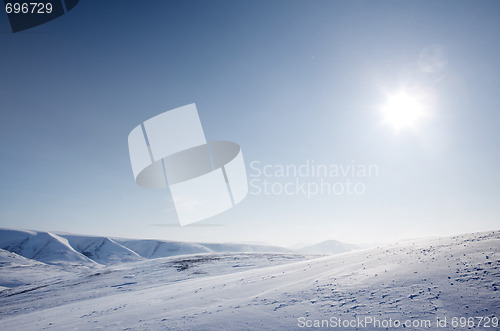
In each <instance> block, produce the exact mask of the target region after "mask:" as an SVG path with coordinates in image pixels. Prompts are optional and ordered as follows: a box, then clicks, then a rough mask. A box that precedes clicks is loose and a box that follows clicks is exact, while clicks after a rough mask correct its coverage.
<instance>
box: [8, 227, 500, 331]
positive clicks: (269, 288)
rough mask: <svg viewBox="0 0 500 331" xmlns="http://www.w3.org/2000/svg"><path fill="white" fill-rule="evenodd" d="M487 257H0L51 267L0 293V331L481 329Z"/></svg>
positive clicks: (496, 285)
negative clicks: (66, 260) (116, 260)
mask: <svg viewBox="0 0 500 331" xmlns="http://www.w3.org/2000/svg"><path fill="white" fill-rule="evenodd" d="M68 241H69V242H71V240H70V239H68ZM74 245H76V244H74ZM129 246H130V245H129ZM72 247H73V246H72ZM124 247H128V246H127V245H125V246H124ZM129 249H131V250H132V251H134V250H133V248H129ZM499 250H500V232H499V231H495V232H488V233H476V234H466V235H462V236H455V237H449V238H438V239H429V240H422V241H418V242H413V243H404V244H396V245H392V246H388V247H382V248H375V249H367V250H359V251H353V252H347V253H343V254H338V255H333V256H327V257H319V258H318V257H315V258H311V256H303V255H298V254H290V253H213V252H208V253H201V254H191V255H182V256H172V257H164V258H157V259H141V260H138V261H135V262H128V263H120V264H112V265H109V266H107V267H105V266H102V265H97V266H94V265H86V266H85V267H80V268H79V269H78V268H76V265H75V264H73V265H75V269H74V271H72V270H69V269H64V268H63V266H62V265H61V264H57V265H50V266H49V265H47V264H43V263H41V262H36V261H32V260H27V259H25V258H21V257H19V256H16V255H12V254H13V253H10V252H6V251H0V253H2V254H1V256H2V259H1V260H0V261H1V262H2V267H1V269H0V272H1V273H2V274H3V273H4V270H7V271H9V272H11V273H12V272H15V269H13V268H15V267H16V266H20V269H21V270H24V271H22V272H27V271H29V270H33V272H34V273H37V272H39V273H43V272H44V271H43V270H44V269H43V268H46V266H47V268H51V269H50V270H49V271H50V272H48V275H49V277H48V278H46V279H41V278H38V279H37V278H36V277H35V278H33V279H31V280H30V282H29V285H28V284H27V283H25V284H26V285H22V286H17V287H13V288H10V289H4V290H2V291H0V329H1V330H36V329H46V328H48V329H59V330H68V329H81V330H89V329H106V330H108V329H110V330H114V329H118V330H127V329H128V330H163V329H173V330H291V329H302V327H306V326H312V325H315V324H316V325H317V324H318V323H322V325H323V326H326V324H329V326H331V327H333V326H335V323H337V324H338V323H339V320H338V319H339V318H340V323H345V322H344V321H347V322H349V323H351V322H350V321H353V322H354V323H351V324H350V325H351V326H354V327H353V328H352V329H356V327H358V328H359V329H366V330H372V329H375V327H374V324H366V321H370V319H371V321H373V323H375V321H377V320H378V321H379V323H381V324H380V325H381V326H384V325H386V324H384V323H389V319H391V321H392V322H391V323H393V324H392V325H395V324H394V323H395V321H399V322H400V323H405V322H406V321H407V320H408V321H410V323H418V324H421V325H423V326H422V327H418V328H414V327H410V328H409V329H436V328H437V327H436V321H437V319H440V321H441V323H443V322H444V319H445V318H446V325H447V328H448V329H452V328H453V326H455V329H459V330H462V329H466V328H467V327H461V324H460V323H461V322H463V320H460V319H459V318H462V317H465V318H470V317H472V318H474V319H473V320H469V323H472V322H473V323H475V326H477V324H478V323H479V322H481V323H482V325H483V326H484V325H485V323H488V321H489V325H490V326H493V324H492V323H494V321H495V318H498V317H499V316H500V258H499V255H498V253H499ZM71 263H74V261H73V260H72V261H71ZM96 264H97V263H96ZM23 268H24V269H23ZM52 268H62V269H63V270H64V271H62V270H60V269H52ZM58 270H59V271H61V273H59V274H58ZM9 272H8V273H9ZM20 272H21V271H20ZM22 272H21V273H22ZM493 317H494V318H493ZM454 318H457V319H455V320H453V319H454ZM479 318H483V319H482V320H480V319H479ZM359 321H361V322H363V321H365V324H361V325H360V324H359ZM427 321H429V322H430V323H431V327H430V328H428V327H427V325H426V323H427ZM356 323H358V324H356ZM396 324H397V323H396ZM341 325H342V324H341ZM344 325H345V324H344ZM337 329H343V330H346V329H350V328H347V327H342V328H338V327H337ZM382 329H385V327H382ZM407 329H408V328H407ZM442 329H444V328H442ZM488 329H490V330H491V329H495V328H492V327H490V328H488Z"/></svg>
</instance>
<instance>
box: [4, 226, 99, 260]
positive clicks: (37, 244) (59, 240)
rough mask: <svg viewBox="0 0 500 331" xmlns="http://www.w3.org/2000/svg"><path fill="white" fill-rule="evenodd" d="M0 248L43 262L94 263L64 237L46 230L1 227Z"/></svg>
mask: <svg viewBox="0 0 500 331" xmlns="http://www.w3.org/2000/svg"><path fill="white" fill-rule="evenodd" d="M0 248H1V249H4V250H7V251H9V252H13V253H16V254H18V255H21V256H23V257H25V258H28V259H32V260H36V261H40V262H45V263H52V264H57V263H64V262H67V263H75V264H79V263H86V264H88V263H94V261H92V260H91V259H89V258H87V257H86V256H84V255H83V254H81V253H80V252H77V251H76V250H75V249H73V247H71V245H70V244H69V242H68V240H67V239H66V238H64V237H61V236H58V235H56V234H53V233H48V232H35V231H21V230H5V229H2V230H0Z"/></svg>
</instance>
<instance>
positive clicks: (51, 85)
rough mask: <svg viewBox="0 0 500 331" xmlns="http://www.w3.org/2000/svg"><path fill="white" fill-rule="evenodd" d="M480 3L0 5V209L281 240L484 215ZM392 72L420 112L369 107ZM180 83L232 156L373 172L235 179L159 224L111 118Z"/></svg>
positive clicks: (484, 6) (149, 104) (120, 232)
mask: <svg viewBox="0 0 500 331" xmlns="http://www.w3.org/2000/svg"><path fill="white" fill-rule="evenodd" d="M499 17H500V4H499V3H498V2H497V1H294V0H287V1H272V2H270V1H147V2H145V1H105V2H103V1H97V0H94V1H81V2H80V4H78V6H77V7H75V8H74V9H73V10H72V11H70V12H69V13H67V14H66V15H63V16H62V17H60V18H58V19H56V20H54V21H51V22H49V23H47V24H44V25H41V26H38V27H35V28H33V29H30V30H26V31H23V32H19V33H16V34H13V33H12V32H11V31H10V27H9V24H8V20H7V16H6V15H0V40H1V43H0V45H1V52H0V60H1V61H0V114H1V121H0V138H1V139H0V151H1V155H2V156H1V163H0V180H1V183H2V184H1V186H0V226H2V227H10V228H27V229H37V230H50V231H66V232H76V233H86V234H96V235H112V236H122V237H141V238H142V237H149V238H161V239H172V240H188V241H262V242H269V243H275V244H281V245H290V244H294V243H297V242H313V241H320V240H325V239H337V240H341V241H347V242H359V243H361V242H370V241H372V242H376V241H391V240H399V239H404V238H412V237H420V236H429V235H447V234H454V233H462V232H473V231H482V230H492V229H498V227H499V225H500V205H499V204H498V201H499V200H500V199H499V198H500V189H499V185H500V176H499V175H498V169H500V151H499V147H498V142H499V141H500V133H499V132H500V131H499V130H498V123H500V111H499V107H500V93H498V88H499V86H500V63H499V61H498V59H499V58H500V37H499V36H498V31H500V19H499ZM426 65H431V69H432V70H430V71H429V70H425V68H426ZM398 91H407V92H408V93H410V94H411V93H416V94H419V93H420V94H425V96H426V98H425V99H426V101H425V107H426V108H427V110H428V111H429V114H430V116H429V117H428V118H425V120H422V121H420V122H419V123H416V124H415V126H414V127H412V128H404V129H401V130H396V129H395V128H394V127H391V126H390V125H387V124H386V123H384V118H383V116H382V114H381V111H380V109H381V107H383V105H384V104H385V103H387V99H388V98H389V97H390V96H391V95H393V94H396V93H397V92H398ZM415 91H417V92H415ZM193 102H195V103H196V104H197V106H198V111H199V114H200V118H201V121H202V123H203V126H204V130H205V134H206V136H207V138H208V139H209V140H231V141H235V142H238V143H239V144H240V145H241V147H242V150H243V156H244V158H245V161H246V164H247V167H248V166H249V164H250V163H251V162H252V161H259V162H261V164H283V165H287V164H295V165H300V164H303V163H304V162H306V161H307V160H314V162H316V163H318V164H337V165H347V164H350V163H351V162H352V161H353V160H354V161H355V162H356V163H358V164H366V165H368V164H376V165H377V166H378V168H379V175H378V176H377V177H376V178H373V177H372V178H366V179H363V183H364V184H365V186H366V192H365V193H364V194H363V195H356V196H348V195H339V196H332V195H320V196H315V197H313V198H311V199H307V198H306V197H304V196H301V195H294V196H287V195H274V196H268V195H249V196H248V197H247V198H246V199H245V200H244V201H243V202H242V203H241V204H240V205H238V206H236V207H235V208H233V209H231V210H229V211H227V212H226V213H224V214H221V215H219V216H216V217H213V218H211V219H209V220H206V221H203V222H201V223H200V224H199V225H198V226H189V227H178V226H175V224H176V223H177V220H176V215H175V212H174V211H173V203H172V201H171V200H170V197H169V195H168V192H166V191H161V190H149V189H144V188H141V187H139V186H137V185H136V184H135V183H134V180H133V175H132V170H131V167H130V162H129V156H128V149H127V136H128V133H129V132H130V131H131V130H132V129H133V128H134V127H135V126H136V125H138V124H139V123H141V122H142V121H144V120H146V119H148V118H150V117H152V116H154V115H157V114H159V113H161V112H163V111H166V110H168V109H172V108H175V107H179V106H182V105H186V104H189V103H193ZM247 170H249V169H248V168H247ZM273 180H275V181H278V182H279V181H283V179H273Z"/></svg>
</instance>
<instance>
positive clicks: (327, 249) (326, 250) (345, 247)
mask: <svg viewBox="0 0 500 331" xmlns="http://www.w3.org/2000/svg"><path fill="white" fill-rule="evenodd" d="M356 249H359V248H358V247H357V246H356V245H352V244H346V243H342V242H340V241H337V240H327V241H323V242H320V243H318V244H315V245H310V246H305V247H302V248H299V249H296V251H297V252H300V253H302V254H316V255H334V254H339V253H345V252H350V251H353V250H356Z"/></svg>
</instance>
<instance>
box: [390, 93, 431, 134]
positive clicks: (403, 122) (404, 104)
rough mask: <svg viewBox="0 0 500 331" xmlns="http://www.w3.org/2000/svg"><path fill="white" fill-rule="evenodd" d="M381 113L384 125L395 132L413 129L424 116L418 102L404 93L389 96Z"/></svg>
mask: <svg viewBox="0 0 500 331" xmlns="http://www.w3.org/2000/svg"><path fill="white" fill-rule="evenodd" d="M382 111H383V116H384V121H385V123H387V124H389V125H392V126H393V127H394V128H395V129H397V130H399V129H403V128H412V127H414V126H415V125H416V124H417V122H418V120H419V119H421V118H422V117H423V116H424V109H423V106H422V105H421V104H420V102H419V100H417V98H416V97H414V96H411V95H409V94H408V93H405V92H401V93H398V94H396V95H392V96H389V97H388V99H387V102H386V104H385V105H384V106H383V107H382Z"/></svg>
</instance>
